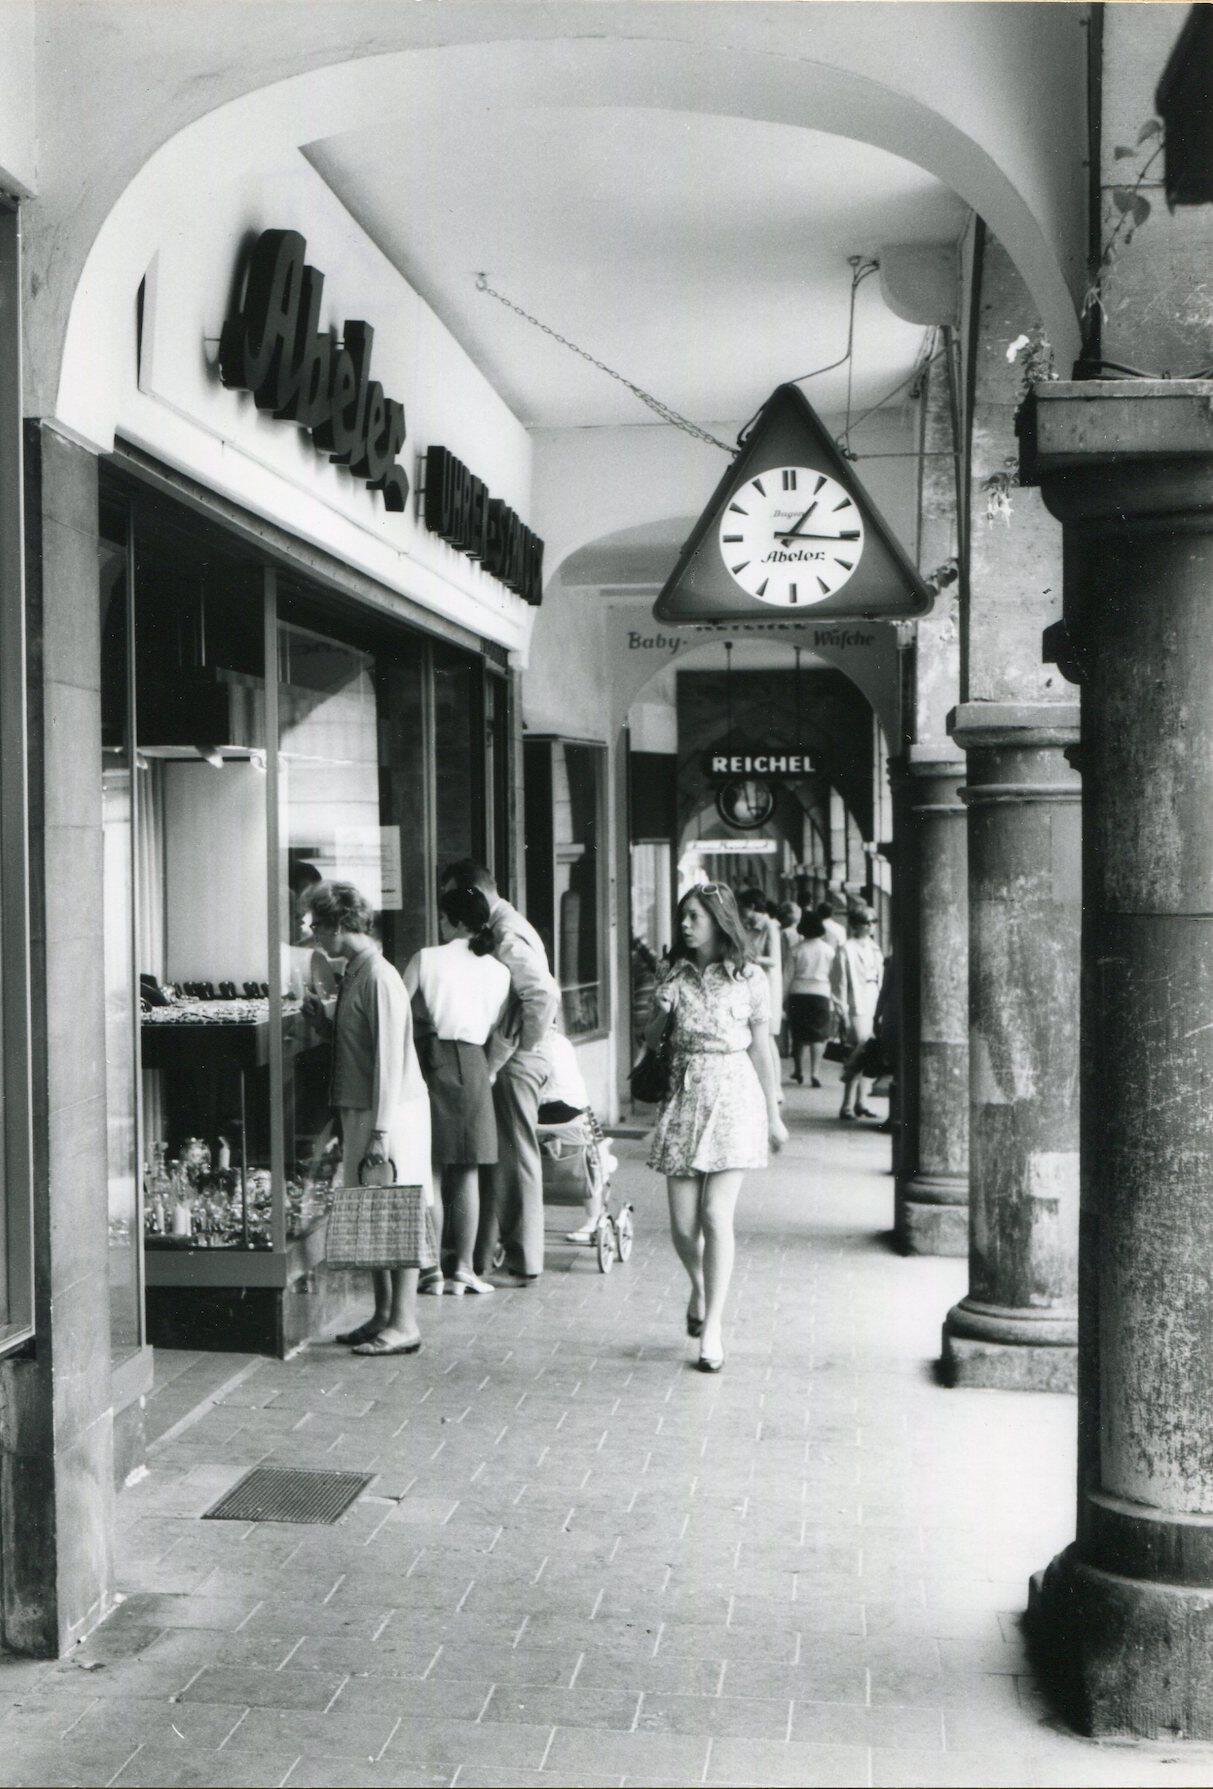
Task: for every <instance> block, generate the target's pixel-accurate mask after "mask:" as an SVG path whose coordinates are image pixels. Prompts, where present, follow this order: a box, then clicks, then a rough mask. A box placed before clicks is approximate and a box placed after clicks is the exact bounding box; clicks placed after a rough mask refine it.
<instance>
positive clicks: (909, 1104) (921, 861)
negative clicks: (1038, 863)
mask: <svg viewBox="0 0 1213 1789" xmlns="http://www.w3.org/2000/svg"><path fill="white" fill-rule="evenodd" d="M903 762H904V769H905V774H906V776H907V779H908V782H909V789H908V793H907V796H906V798H905V801H904V803H903V804H902V806H903V811H905V810H906V809H908V820H909V829H908V830H909V848H908V850H907V851H906V853H905V857H904V860H903V859H899V865H898V867H899V869H902V868H903V864H904V869H903V874H902V876H901V885H902V888H903V889H904V890H905V895H904V899H905V905H906V908H907V912H906V920H905V931H906V934H907V935H908V936H909V937H910V940H911V949H910V951H909V958H910V962H909V971H910V972H909V973H908V974H907V976H906V982H905V988H904V994H903V1000H904V1008H903V1012H904V1022H905V1029H906V1034H907V1040H908V1041H907V1045H906V1066H907V1068H908V1069H909V1071H910V1072H909V1073H908V1075H907V1080H906V1088H905V1104H904V1107H903V1121H904V1123H905V1126H906V1132H905V1137H904V1140H903V1145H902V1151H901V1155H900V1162H899V1172H898V1176H897V1184H896V1195H895V1205H894V1234H895V1236H896V1240H897V1245H898V1247H899V1248H900V1249H902V1250H903V1251H904V1252H905V1253H906V1254H908V1255H963V1254H966V1253H967V1251H968V1246H969V1241H968V1235H969V1212H968V1198H969V1181H968V1151H969V1134H968V1116H969V1108H968V1075H969V1042H968V1039H969V1025H968V948H969V941H968V918H967V908H968V899H967V892H966V875H967V871H966V864H965V855H966V854H965V825H964V821H965V810H964V806H963V804H962V803H961V801H960V797H959V794H958V791H959V788H960V784H961V782H962V781H963V779H964V763H963V760H962V759H960V758H957V757H949V756H947V755H946V748H945V747H943V746H942V745H940V746H928V745H913V746H911V747H910V749H909V753H908V756H907V758H906V759H905V760H904V761H903Z"/></svg>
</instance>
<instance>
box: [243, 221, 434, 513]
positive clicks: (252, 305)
mask: <svg viewBox="0 0 1213 1789" xmlns="http://www.w3.org/2000/svg"><path fill="white" fill-rule="evenodd" d="M306 256H307V243H306V242H305V241H304V239H303V237H302V236H300V235H299V234H298V232H297V231H295V230H263V231H262V233H261V235H260V236H259V237H258V239H257V243H256V246H255V247H254V249H253V252H252V255H251V257H250V259H249V263H248V270H247V273H246V275H245V280H244V296H243V299H242V302H241V304H240V308H239V309H238V310H237V312H236V313H235V315H234V316H232V317H229V318H228V320H227V322H226V323H225V324H224V325H223V333H222V335H221V336H220V339H219V377H220V379H221V380H222V381H223V383H224V385H226V386H227V387H228V388H229V389H231V390H236V391H251V392H252V394H253V399H254V402H255V403H256V405H257V408H258V409H259V410H268V411H270V412H271V413H272V414H273V415H274V416H275V417H277V418H278V420H279V421H281V422H293V423H296V424H297V425H298V426H300V427H301V428H305V429H307V430H308V432H309V433H310V435H311V437H312V442H313V444H314V446H315V447H316V450H317V452H319V453H323V454H327V455H328V457H329V459H330V460H332V461H334V462H335V463H336V464H337V465H338V466H344V467H346V468H347V470H348V471H349V473H350V475H351V477H353V478H357V479H361V480H362V482H363V483H364V484H365V485H366V486H367V487H368V489H370V490H372V491H378V492H380V493H381V495H382V497H383V502H384V507H385V508H386V509H389V510H393V511H395V512H397V513H399V512H400V511H402V510H403V509H404V506H405V503H406V501H407V498H408V494H409V481H408V476H407V474H406V472H405V470H404V468H403V466H400V465H398V464H397V455H398V454H399V452H400V450H401V448H402V447H403V446H404V442H405V434H406V429H405V419H404V405H403V404H401V403H398V402H397V400H396V399H395V398H390V397H388V396H387V395H386V394H385V392H384V389H383V386H382V385H380V384H379V382H378V380H375V379H372V378H371V376H370V367H371V345H372V343H373V342H374V339H375V332H374V330H373V329H372V328H371V326H370V324H369V323H359V322H349V321H347V322H346V323H345V324H343V326H342V329H343V339H342V340H341V342H340V343H336V342H334V340H333V337H332V335H331V334H330V332H329V331H328V330H327V329H323V330H322V329H321V327H320V301H321V298H322V297H323V294H324V275H323V274H322V273H318V272H317V271H316V269H315V268H314V267H309V266H308V264H307V259H306Z"/></svg>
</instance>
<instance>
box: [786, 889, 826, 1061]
mask: <svg viewBox="0 0 1213 1789" xmlns="http://www.w3.org/2000/svg"><path fill="white" fill-rule="evenodd" d="M797 930H798V931H799V933H800V942H799V943H798V944H797V946H796V948H795V950H794V951H793V952H792V961H791V965H790V976H791V979H790V981H789V982H788V987H787V992H786V994H785V1006H786V1010H787V1018H788V1029H789V1030H790V1032H791V1033H792V1079H793V1080H794V1081H795V1082H796V1083H797V1085H798V1086H800V1085H803V1083H804V1053H805V1051H806V1050H807V1051H808V1052H809V1085H810V1086H812V1087H820V1086H821V1078H820V1075H819V1074H818V1070H819V1069H820V1067H821V1058H822V1052H823V1051H824V1049H825V1047H826V1043H827V1042H828V1040H829V1039H830V1038H831V1037H832V1036H833V1035H834V1024H835V1012H836V1007H835V1002H834V1000H833V997H832V995H831V992H830V965H831V964H832V963H833V961H834V946H833V945H832V944H831V943H830V941H829V939H828V938H827V937H826V936H825V927H824V926H823V924H822V922H821V921H820V919H818V917H817V915H816V914H815V913H805V914H804V915H802V917H801V920H800V924H799V926H798V927H797Z"/></svg>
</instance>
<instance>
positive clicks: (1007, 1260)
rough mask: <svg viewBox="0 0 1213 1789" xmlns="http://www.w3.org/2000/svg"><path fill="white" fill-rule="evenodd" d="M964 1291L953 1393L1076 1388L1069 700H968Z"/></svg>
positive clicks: (958, 719) (950, 1342)
mask: <svg viewBox="0 0 1213 1789" xmlns="http://www.w3.org/2000/svg"><path fill="white" fill-rule="evenodd" d="M951 733H952V738H953V739H954V740H955V741H956V743H957V744H958V745H960V746H963V747H964V749H965V751H966V752H967V753H968V755H969V775H968V782H967V784H966V786H965V788H964V789H962V790H961V795H962V797H963V799H964V801H965V804H966V806H967V808H968V812H969V988H970V995H969V1147H970V1162H969V1181H970V1195H969V1197H970V1228H969V1291H968V1295H967V1296H966V1297H965V1298H963V1299H962V1300H961V1301H960V1303H959V1304H957V1305H954V1306H953V1308H952V1310H951V1311H949V1313H948V1316H947V1320H946V1321H945V1323H944V1326H943V1363H942V1364H943V1371H944V1377H945V1378H946V1379H947V1381H948V1383H949V1384H951V1385H987V1386H999V1387H1002V1388H1004V1389H1023V1390H1032V1391H1073V1390H1074V1386H1075V1377H1076V1370H1077V1343H1078V1308H1077V1307H1078V1287H1077V1268H1078V1113H1079V1102H1078V985H1079V975H1078V962H1079V922H1080V912H1081V898H1082V896H1081V863H1080V857H1081V843H1082V825H1081V807H1080V800H1081V794H1082V790H1081V784H1080V782H1079V778H1078V775H1077V773H1076V772H1075V771H1074V770H1072V769H1071V768H1070V766H1069V765H1068V764H1067V763H1066V760H1065V757H1064V751H1065V748H1066V747H1067V746H1073V745H1075V744H1076V743H1077V740H1078V704H1077V703H1076V702H1048V703H1045V702H1035V703H1028V702H967V703H965V704H964V705H963V706H962V707H960V708H957V709H956V710H955V712H954V714H953V716H952V726H951Z"/></svg>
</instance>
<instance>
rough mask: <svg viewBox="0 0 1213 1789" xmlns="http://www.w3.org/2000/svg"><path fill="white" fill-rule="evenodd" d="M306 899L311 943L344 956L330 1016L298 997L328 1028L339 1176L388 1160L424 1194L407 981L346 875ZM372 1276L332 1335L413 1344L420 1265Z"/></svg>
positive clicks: (353, 1178) (364, 1346) (423, 1135)
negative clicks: (364, 1306)
mask: <svg viewBox="0 0 1213 1789" xmlns="http://www.w3.org/2000/svg"><path fill="white" fill-rule="evenodd" d="M306 903H307V911H308V913H309V914H310V916H311V922H312V936H313V938H314V939H315V940H316V943H317V944H318V945H319V947H320V949H321V950H322V951H323V952H324V953H325V955H326V956H327V957H331V958H333V959H334V960H337V961H341V962H344V964H345V974H344V975H343V976H342V978H341V987H340V989H339V991H338V994H337V1002H336V1007H335V1009H334V1011H333V1012H332V1014H331V1016H330V1015H329V1013H328V1011H327V1008H326V1003H325V1002H324V1000H323V999H321V998H320V997H319V996H318V995H316V994H308V995H307V996H306V997H305V999H304V1008H305V1010H306V1011H307V1013H308V1016H309V1018H311V1019H312V1020H313V1021H314V1022H315V1023H316V1024H318V1025H320V1026H322V1027H323V1028H325V1029H331V1032H332V1039H333V1084H332V1105H333V1107H334V1108H335V1110H336V1111H337V1113H338V1116H339V1118H340V1121H341V1160H342V1167H343V1170H344V1174H345V1183H346V1185H347V1186H352V1185H354V1184H355V1183H356V1182H357V1180H358V1178H359V1175H360V1172H361V1170H362V1168H363V1166H364V1165H365V1166H366V1167H377V1166H379V1165H381V1164H382V1163H384V1162H390V1163H391V1164H392V1167H393V1170H394V1172H393V1179H394V1180H395V1181H397V1182H398V1183H399V1184H400V1185H402V1186H420V1187H422V1188H423V1189H424V1192H425V1197H426V1202H427V1204H429V1203H430V1202H431V1200H432V1198H433V1193H432V1188H431V1183H430V1101H429V1095H428V1094H427V1092H426V1088H425V1081H424V1080H423V1079H422V1075H421V1068H420V1065H419V1063H418V1061H417V1052H416V1050H415V1049H414V1048H413V1025H412V1016H411V1014H410V1011H409V999H408V995H407V994H406V993H405V991H404V983H403V981H401V979H400V976H399V974H398V973H397V971H396V970H395V969H394V968H393V966H392V964H391V963H389V962H388V961H387V959H386V957H385V956H384V955H383V952H382V951H381V950H380V948H379V946H378V944H377V943H376V942H375V940H374V938H373V937H372V936H371V926H372V924H373V923H374V917H375V916H374V910H373V908H372V907H371V905H370V903H369V902H368V901H367V900H366V898H365V897H364V896H363V895H362V894H361V893H360V891H359V890H358V889H357V888H355V887H354V885H353V883H352V882H318V883H316V884H315V886H314V887H312V888H311V889H310V890H309V891H308V892H307V895H306ZM371 1277H372V1281H373V1285H374V1292H375V1309H374V1311H373V1312H372V1314H371V1316H370V1317H368V1318H367V1320H366V1322H365V1323H360V1324H359V1325H358V1327H357V1328H356V1329H353V1330H350V1331H348V1332H347V1333H346V1334H345V1335H340V1336H338V1337H337V1340H338V1341H339V1342H344V1343H347V1344H349V1345H350V1346H352V1347H353V1350H354V1353H355V1354H416V1352H417V1350H418V1349H419V1348H420V1347H421V1332H420V1330H419V1329H418V1327H417V1269H416V1268H415V1267H396V1268H390V1269H388V1268H378V1269H376V1270H375V1272H374V1273H373V1274H372V1276H371Z"/></svg>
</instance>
